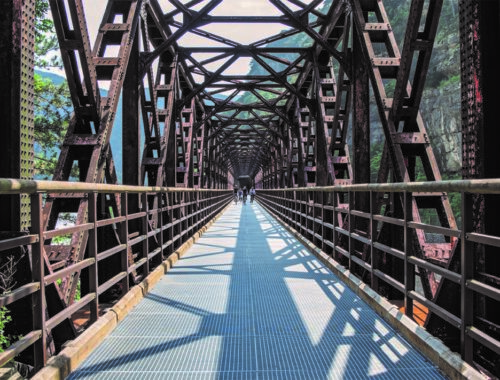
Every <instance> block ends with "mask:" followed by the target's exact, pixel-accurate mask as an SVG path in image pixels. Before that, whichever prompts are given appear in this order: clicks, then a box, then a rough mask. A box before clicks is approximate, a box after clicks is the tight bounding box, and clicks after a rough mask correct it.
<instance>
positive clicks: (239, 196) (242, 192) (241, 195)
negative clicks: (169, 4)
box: [234, 186, 255, 205]
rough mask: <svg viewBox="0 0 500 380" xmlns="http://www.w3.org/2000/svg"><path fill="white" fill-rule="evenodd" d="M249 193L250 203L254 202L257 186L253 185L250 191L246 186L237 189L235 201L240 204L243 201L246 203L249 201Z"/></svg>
mask: <svg viewBox="0 0 500 380" xmlns="http://www.w3.org/2000/svg"><path fill="white" fill-rule="evenodd" d="M248 195H250V203H253V200H254V199H255V188H253V187H252V188H251V189H250V191H248V190H247V188H246V186H245V187H244V188H243V189H239V190H238V191H236V189H235V196H234V203H235V204H238V202H241V203H243V204H244V205H245V204H246V203H247V196H248Z"/></svg>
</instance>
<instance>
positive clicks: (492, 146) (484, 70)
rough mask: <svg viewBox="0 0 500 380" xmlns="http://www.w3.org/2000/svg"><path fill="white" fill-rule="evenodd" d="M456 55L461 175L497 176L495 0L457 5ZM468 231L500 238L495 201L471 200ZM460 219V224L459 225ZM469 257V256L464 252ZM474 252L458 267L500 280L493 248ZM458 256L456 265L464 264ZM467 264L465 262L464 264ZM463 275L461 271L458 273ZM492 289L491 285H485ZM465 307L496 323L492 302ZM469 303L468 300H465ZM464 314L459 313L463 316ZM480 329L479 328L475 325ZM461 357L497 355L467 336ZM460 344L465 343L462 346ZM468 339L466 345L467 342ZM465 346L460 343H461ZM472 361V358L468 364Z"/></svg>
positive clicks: (498, 26) (498, 12)
mask: <svg viewBox="0 0 500 380" xmlns="http://www.w3.org/2000/svg"><path fill="white" fill-rule="evenodd" d="M459 4H460V40H461V41H460V47H461V48H460V55H461V75H462V77H461V81H462V176H463V178H464V179H484V178H498V177H500V166H498V164H497V160H496V159H495V157H497V156H498V153H497V152H498V139H497V137H496V132H497V129H498V128H497V125H498V107H499V105H500V95H499V93H498V88H499V87H500V70H499V69H498V65H497V59H496V55H497V51H498V46H499V44H500V3H498V1H493V0H490V1H481V0H461V1H460V3H459ZM471 203H472V207H471V210H467V211H468V212H470V216H471V219H472V221H471V223H472V229H473V230H474V231H475V232H478V233H483V234H491V235H495V236H498V235H500V225H499V224H498V223H497V220H498V215H497V211H498V210H499V209H500V199H499V197H498V196H493V195H490V196H488V195H486V196H483V195H476V196H473V197H472V200H471ZM464 222H465V221H463V222H462V223H464ZM469 254H470V252H469ZM473 254H474V259H473V262H474V268H464V269H462V272H463V273H467V274H469V276H467V278H466V279H465V280H467V279H469V278H470V277H478V278H479V279H480V280H481V281H485V282H486V283H488V278H484V276H483V274H484V273H487V274H488V275H491V276H492V277H493V276H496V277H499V276H500V258H499V257H498V254H496V252H495V250H494V249H493V247H484V246H483V247H477V248H476V251H475V252H473ZM464 262H465V261H464V258H462V265H464ZM469 262H470V261H469ZM464 271H465V272H464ZM490 285H493V286H496V285H497V284H494V283H492V284H490ZM465 297H466V302H467V304H468V305H470V303H471V302H474V301H476V304H475V305H474V311H473V314H474V315H476V316H481V317H484V318H485V319H486V320H489V321H494V323H500V319H499V317H498V313H497V312H496V311H495V310H496V306H497V304H496V303H495V301H493V300H492V299H489V298H487V297H481V298H477V299H475V298H473V297H472V295H470V294H467V293H466V294H465ZM469 301H470V302H469ZM463 312H464V311H462V313H463ZM463 318H465V320H464V324H465V325H466V326H467V325H470V324H472V322H473V321H472V318H473V317H472V316H471V315H465V316H463ZM481 327H484V326H480V328H481ZM461 340H462V347H465V348H464V351H463V352H462V355H463V356H464V358H465V360H467V361H468V362H472V356H473V352H474V353H476V354H477V355H479V356H481V357H486V361H490V360H493V361H494V362H495V361H496V363H497V365H498V357H497V359H494V357H495V355H494V354H493V356H491V355H492V354H490V353H488V350H485V349H484V347H479V349H477V347H474V348H473V345H472V342H471V340H470V338H468V337H467V336H466V334H462V336H461ZM464 340H465V342H464ZM467 340H468V341H467ZM464 343H465V344H464ZM477 359H478V358H477V357H475V358H474V360H477Z"/></svg>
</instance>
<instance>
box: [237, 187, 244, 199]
mask: <svg viewBox="0 0 500 380" xmlns="http://www.w3.org/2000/svg"><path fill="white" fill-rule="evenodd" d="M238 200H239V201H240V202H243V190H241V189H239V190H238Z"/></svg>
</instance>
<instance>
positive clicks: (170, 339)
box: [70, 204, 445, 380]
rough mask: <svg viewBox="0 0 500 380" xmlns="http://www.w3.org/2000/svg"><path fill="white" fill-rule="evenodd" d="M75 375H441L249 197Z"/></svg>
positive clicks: (168, 376) (219, 221)
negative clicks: (245, 203)
mask: <svg viewBox="0 0 500 380" xmlns="http://www.w3.org/2000/svg"><path fill="white" fill-rule="evenodd" d="M70 378H71V379H117V378H119V379H121V380H125V379H141V380H146V379H189V380H191V379H307V380H311V379H353V380H354V379H355V380H359V379H365V378H377V379H402V378H404V379H405V380H409V379H419V380H420V379H426V380H430V379H444V378H445V377H444V376H443V375H442V374H441V373H440V372H439V371H438V370H437V369H436V368H435V367H434V366H433V365H432V363H430V362H429V361H427V360H426V359H424V358H423V357H422V356H421V355H420V354H419V353H418V352H417V351H415V350H414V349H413V348H412V347H411V346H410V345H409V344H408V343H407V342H406V341H405V340H404V339H403V338H401V337H400V336H398V335H397V334H396V333H395V332H394V331H393V330H392V328H391V327H390V326H388V325H387V324H386V323H385V322H384V321H383V320H382V319H381V318H380V317H379V316H378V315H377V314H376V313H375V312H374V311H372V310H371V309H370V308H369V307H368V306H367V305H366V304H365V303H364V302H363V301H361V300H360V299H359V298H358V297H357V296H356V295H355V294H354V293H353V292H352V291H351V290H350V289H349V288H348V287H347V286H345V285H344V284H343V283H341V282H340V281H339V280H338V278H337V277H336V276H334V275H333V274H332V273H331V272H330V271H329V270H328V269H326V268H325V267H324V266H323V265H322V264H321V263H320V262H319V261H318V260H317V259H316V258H315V257H314V256H313V255H311V254H310V253H309V252H308V251H307V250H306V249H305V248H304V247H303V246H302V245H301V244H300V243H299V242H298V241H297V240H296V239H295V238H294V237H293V236H292V235H291V234H289V233H288V232H287V231H286V230H285V229H284V228H283V227H282V226H281V225H279V224H278V223H277V222H276V221H275V220H274V219H273V218H272V217H271V216H269V214H268V213H267V212H265V211H264V210H263V209H262V208H261V207H260V206H259V205H257V204H247V205H245V206H241V205H232V206H231V207H230V208H229V209H228V210H227V211H226V212H225V214H224V215H223V216H222V217H221V218H220V219H219V220H218V221H217V222H216V223H215V224H214V225H212V227H211V228H210V229H209V230H208V231H207V232H206V233H205V234H204V235H203V236H202V237H201V239H199V240H198V242H197V243H196V244H195V245H194V246H193V247H191V249H190V250H189V252H187V254H186V255H185V256H184V257H183V258H182V259H181V260H180V261H178V263H177V264H176V266H175V267H174V268H173V269H172V270H171V271H170V272H169V273H168V275H166V276H164V277H163V278H162V280H161V281H160V282H159V283H158V284H157V285H156V286H155V288H154V289H153V290H152V291H151V292H150V293H149V294H148V295H147V296H146V298H145V299H144V300H143V301H142V302H141V303H140V304H139V305H138V306H137V307H136V308H135V309H133V310H132V312H131V313H130V314H129V315H128V316H127V317H126V318H125V320H124V321H123V322H121V323H120V324H119V325H118V327H117V328H116V329H115V330H114V331H113V333H112V334H111V335H110V336H108V337H107V339H106V340H105V341H104V342H103V343H102V344H101V345H100V346H99V347H98V348H97V349H96V350H95V351H94V352H93V353H92V354H91V355H90V356H89V358H88V359H87V360H86V361H85V362H84V363H83V364H82V365H81V366H80V367H79V368H78V371H76V372H74V373H73V374H72V375H71V376H70Z"/></svg>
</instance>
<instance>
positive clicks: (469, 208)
mask: <svg viewBox="0 0 500 380" xmlns="http://www.w3.org/2000/svg"><path fill="white" fill-rule="evenodd" d="M473 206H474V196H473V195H472V194H470V193H462V233H461V239H462V245H461V255H460V258H461V259H460V261H461V263H460V266H461V268H462V277H461V281H460V295H461V297H460V319H461V320H462V325H461V326H460V351H461V354H462V358H463V359H464V360H465V361H466V362H467V363H469V364H472V363H473V354H474V353H473V348H474V346H473V339H472V338H471V337H469V336H468V335H467V328H468V327H470V326H472V325H473V323H474V309H475V307H474V293H473V291H471V290H469V289H467V281H468V280H471V279H473V278H474V265H475V263H474V262H475V259H476V258H475V257H474V256H475V254H474V253H475V252H474V244H473V243H471V242H469V241H468V240H467V233H468V232H472V231H473V228H474V226H473V224H474V223H473V221H474V219H473V216H472V214H473V212H474V211H473V210H474V209H473Z"/></svg>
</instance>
